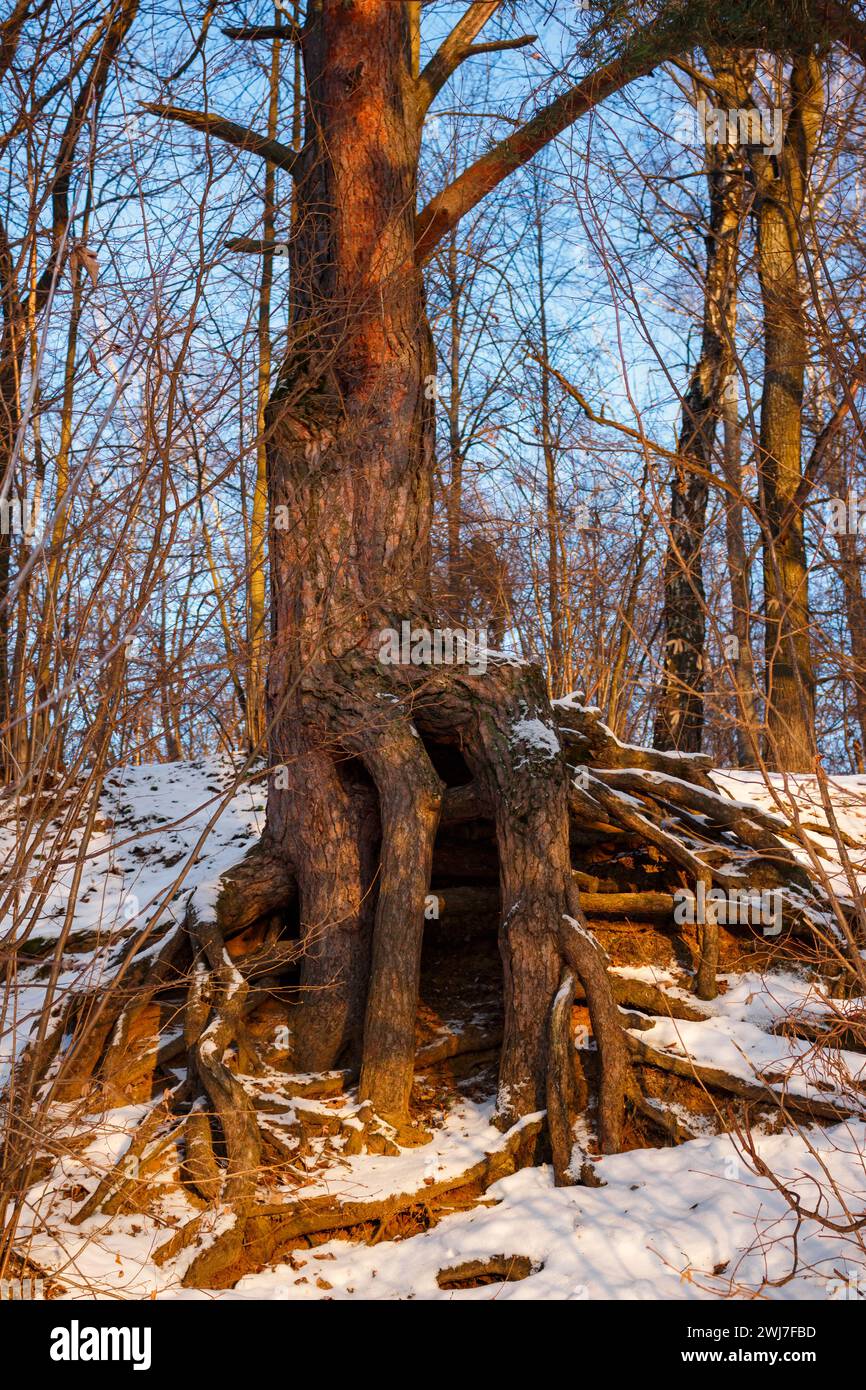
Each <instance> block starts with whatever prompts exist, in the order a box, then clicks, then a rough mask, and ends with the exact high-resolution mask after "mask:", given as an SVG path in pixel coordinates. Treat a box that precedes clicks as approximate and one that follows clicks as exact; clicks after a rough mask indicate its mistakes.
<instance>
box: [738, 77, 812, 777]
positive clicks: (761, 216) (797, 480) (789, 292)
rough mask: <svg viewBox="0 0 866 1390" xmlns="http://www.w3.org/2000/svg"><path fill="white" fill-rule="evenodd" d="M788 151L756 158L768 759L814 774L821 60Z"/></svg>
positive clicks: (796, 91)
mask: <svg viewBox="0 0 866 1390" xmlns="http://www.w3.org/2000/svg"><path fill="white" fill-rule="evenodd" d="M790 100H791V109H790V112H789V115H788V119H787V122H786V125H785V132H784V139H783V143H782V151H781V155H780V156H779V157H778V159H777V158H775V157H774V156H772V155H768V154H763V153H761V152H758V151H753V152H752V164H753V168H754V170H755V179H756V196H755V212H756V220H757V235H758V273H759V278H760V283H761V297H762V301H763V312H764V387H763V393H762V396H761V433H760V442H759V468H758V488H759V499H760V504H761V514H762V523H763V527H764V647H765V686H766V701H767V710H766V725H767V749H766V758H767V762H768V764H769V765H770V766H771V767H776V768H783V769H786V770H787V771H790V772H798V771H808V770H809V769H810V768H811V766H812V759H813V756H814V753H815V675H814V670H813V666H812V654H811V649H810V636H809V625H810V613H809V588H808V571H807V566H806V546H805V540H804V535H803V508H802V502H803V497H802V460H801V450H802V430H803V385H804V381H805V374H806V357H807V341H806V319H805V312H804V308H803V288H802V284H801V273H800V264H799V263H800V259H801V255H802V238H801V232H800V219H801V217H802V214H803V208H804V204H805V199H806V190H807V186H808V179H809V172H810V165H811V161H812V157H813V154H814V151H815V145H816V141H817V137H818V130H819V127H820V123H821V118H822V113H823V86H822V75H821V63H820V60H819V58H818V57H817V56H816V55H815V53H805V54H800V55H798V56H796V57H795V59H794V62H793V64H792V68H791V77H790Z"/></svg>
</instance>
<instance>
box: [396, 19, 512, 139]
mask: <svg viewBox="0 0 866 1390" xmlns="http://www.w3.org/2000/svg"><path fill="white" fill-rule="evenodd" d="M500 3H501V0H473V3H472V4H471V5H470V6H469V8H468V10H467V11H466V13H465V14H464V15H463V16H462V17H461V18H460V19H458V21H457V23H456V24H455V25H454V28H453V29H452V30H451V33H450V34H449V35H448V37H447V39H445V41H444V42H443V43H442V44H440V46H439V48H437V50H436V52H435V53H434V54H433V57H432V58H431V59H430V61H429V63H428V64H427V66H426V67H425V69H424V71H423V72H422V73H421V75H420V77H419V78H418V87H417V91H418V117H419V119H420V118H421V117H422V116H423V115H424V112H425V111H426V110H427V108H428V107H429V105H430V103H431V101H432V100H433V98H434V97H435V95H436V93H437V92H439V91H441V89H442V88H443V87H444V86H445V83H446V82H447V81H448V79H449V77H450V76H451V74H452V73H453V72H454V70H455V69H456V68H458V67H459V66H460V64H461V63H462V62H463V60H464V58H467V57H468V56H469V51H470V49H471V45H472V40H473V39H474V38H475V37H476V35H477V34H480V33H481V30H482V29H483V28H484V26H485V24H486V23H487V21H488V19H490V18H491V17H492V16H493V15H494V14H495V13H496V11H497V10H498V9H499V5H500Z"/></svg>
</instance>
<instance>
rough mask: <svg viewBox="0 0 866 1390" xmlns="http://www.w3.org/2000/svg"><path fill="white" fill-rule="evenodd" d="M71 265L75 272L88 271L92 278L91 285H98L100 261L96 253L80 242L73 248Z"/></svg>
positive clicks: (70, 258) (70, 259)
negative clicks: (79, 270)
mask: <svg viewBox="0 0 866 1390" xmlns="http://www.w3.org/2000/svg"><path fill="white" fill-rule="evenodd" d="M69 263H70V265H71V266H72V269H73V270H78V269H79V268H81V269H84V270H86V271H87V274H88V275H89V276H90V283H91V284H92V285H96V284H97V283H98V281H99V261H98V260H97V258H96V252H95V251H91V250H90V248H89V247H88V246H84V245H83V244H82V243H81V242H80V241H77V242H76V243H75V245H74V246H73V248H72V253H71V255H70V257H69Z"/></svg>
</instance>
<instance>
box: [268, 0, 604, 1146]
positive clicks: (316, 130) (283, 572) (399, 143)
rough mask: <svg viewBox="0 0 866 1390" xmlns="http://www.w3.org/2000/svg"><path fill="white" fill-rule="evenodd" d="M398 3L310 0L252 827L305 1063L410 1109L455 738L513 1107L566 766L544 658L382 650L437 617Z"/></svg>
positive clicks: (543, 1059)
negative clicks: (278, 898)
mask: <svg viewBox="0 0 866 1390" xmlns="http://www.w3.org/2000/svg"><path fill="white" fill-rule="evenodd" d="M411 17H412V14H411V9H410V8H409V7H407V6H404V5H396V4H393V3H391V0H356V3H355V4H354V5H353V6H351V7H346V6H345V5H343V4H340V3H336V0H324V2H323V3H322V2H321V0H320V3H318V4H313V5H311V6H310V7H309V9H308V14H307V21H306V24H305V26H304V31H303V37H302V51H303V60H304V67H305V76H306V99H307V114H306V131H305V141H306V143H305V146H304V151H303V154H302V156H301V159H300V163H299V167H298V170H297V183H296V206H297V218H296V227H297V231H296V235H295V236H294V238H293V242H292V248H291V273H292V324H291V332H290V343H289V350H288V353H287V357H286V360H285V362H284V364H283V367H282V369H281V372H280V378H279V382H278V385H277V388H276V390H275V392H274V395H273V397H272V400H271V403H270V407H269V420H268V439H269V445H268V448H269V457H268V463H269V487H270V507H271V517H272V534H271V548H272V557H273V587H274V592H273V612H274V624H275V626H274V633H273V653H272V660H271V667H270V672H269V681H268V699H269V715H270V720H271V724H272V728H273V737H272V761H273V762H274V763H275V764H276V765H278V766H279V767H280V768H283V769H285V770H284V771H283V772H282V774H281V775H280V776H279V777H275V778H274V779H273V780H272V783H271V786H270V788H269V798H268V828H267V838H268V841H269V844H270V846H271V847H275V848H276V849H277V851H278V852H279V853H282V854H284V855H285V856H286V857H287V859H288V860H289V861H290V863H291V865H292V868H293V871H294V874H295V877H296V880H297V885H298V894H299V905H300V919H301V934H302V940H303V944H304V959H303V967H302V980H301V983H302V986H303V987H304V988H305V989H306V990H307V993H306V994H305V995H303V996H302V1006H301V1008H300V1010H299V1018H298V1023H297V1029H296V1037H295V1042H294V1059H295V1063H296V1065H297V1066H298V1067H299V1068H302V1069H308V1070H319V1069H322V1068H326V1067H330V1066H333V1065H334V1064H335V1063H336V1062H338V1061H342V1060H347V1061H349V1062H358V1061H360V1064H361V1084H360V1089H361V1096H362V1098H369V1099H370V1100H372V1102H373V1104H374V1105H375V1107H376V1109H377V1110H378V1111H379V1113H381V1114H383V1115H385V1116H388V1117H393V1118H397V1119H403V1118H405V1116H406V1114H407V1109H408V1103H409V1093H410V1089H411V1084H412V1075H413V1061H414V1050H415V1019H416V1011H417V994H418V977H419V969H420V952H421V938H422V931H423V923H424V906H425V899H426V895H427V893H428V891H429V880H430V870H431V863H432V854H433V844H434V839H435V835H436V830H437V824H438V818H439V811H440V806H441V802H442V794H443V791H444V787H443V784H442V782H441V781H440V779H439V777H438V775H437V773H436V772H435V771H434V767H433V763H432V762H431V758H430V756H429V754H428V751H427V749H428V747H431V748H432V745H433V744H435V743H437V742H453V741H454V739H455V737H457V738H459V740H460V743H461V747H462V750H463V753H464V756H465V757H466V759H467V761H468V762H469V764H470V766H471V767H472V770H473V771H474V773H475V775H476V779H477V780H478V782H479V784H480V785H483V786H484V787H486V788H487V789H488V790H489V793H490V797H491V801H492V803H493V808H494V818H495V822H496V826H497V842H498V848H499V853H500V861H501V866H502V867H501V877H502V896H503V912H504V922H503V928H502V936H501V948H502V954H503V966H504V972H505V1041H504V1045H503V1051H502V1062H501V1073H500V1104H499V1112H500V1117H501V1120H502V1123H508V1122H510V1121H511V1120H513V1119H514V1118H515V1117H519V1116H521V1115H524V1114H526V1113H528V1112H530V1111H533V1110H538V1109H541V1108H543V1107H544V1105H545V1103H546V1101H545V1097H546V1082H547V1078H546V1069H547V1037H548V1019H549V1016H550V1011H551V1007H552V1004H553V999H554V996H555V994H556V990H557V986H558V983H559V979H560V974H561V967H562V959H563V951H564V948H563V946H562V943H561V938H562V932H563V922H564V916H563V914H564V913H565V912H566V910H567V906H568V902H569V897H568V894H569V891H570V887H569V885H570V867H569V860H568V816H567V797H566V785H567V772H566V766H565V762H564V759H563V757H562V755H561V753H560V752H559V751H558V745H557V742H556V736H555V734H554V732H553V727H552V720H551V718H550V710H549V704H548V701H547V696H546V693H545V691H544V688H543V683H540V681H539V677H538V674H537V673H534V672H532V671H531V670H530V669H528V668H526V667H522V666H520V665H513V664H511V663H508V662H505V663H502V662H491V665H490V668H489V669H488V670H487V672H486V674H484V673H479V674H475V675H472V674H470V673H469V670H468V668H467V667H466V666H465V665H461V664H455V665H451V666H439V667H435V668H431V667H430V666H427V667H426V668H424V667H420V666H417V665H416V666H410V665H385V664H383V663H382V662H381V660H380V647H381V643H382V634H383V632H384V631H385V630H387V629H395V630H397V631H399V630H400V625H401V622H402V621H403V620H409V621H410V622H411V623H412V625H413V627H416V628H421V627H423V628H429V626H431V625H433V624H434V623H435V620H436V615H435V614H434V613H433V611H432V603H431V598H430V526H431V512H432V501H431V488H432V477H433V461H434V442H435V441H434V418H433V409H434V404H435V402H434V395H435V393H434V392H432V391H430V390H429V389H428V387H429V381H430V379H431V378H432V376H433V373H434V370H435V368H434V358H433V351H432V343H431V337H430V332H429V327H428V323H427V318H426V313H425V305H424V291H423V283H422V277H421V271H420V268H419V266H418V264H417V261H416V256H415V219H414V213H415V192H416V168H417V160H418V146H419V135H420V125H421V120H420V114H419V107H418V96H417V90H418V89H417V87H416V82H415V73H414V63H415V61H416V58H415V52H416V50H415V48H414V46H413V43H412V34H411ZM419 731H420V732H419ZM455 731H457V732H456V733H455ZM575 910H577V909H575ZM587 941H588V938H587ZM579 949H580V950H581V951H583V953H584V955H586V953H587V947H586V944H585V943H580V947H579ZM568 950H569V951H570V952H571V954H572V955H573V954H574V952H573V949H572V947H571V945H570V944H569V945H568ZM582 972H583V974H585V975H587V976H588V977H589V978H587V979H584V985H585V987H586V988H587V991H588V993H590V994H591V995H592V999H593V1006H594V1007H595V1008H596V1011H597V1013H598V1016H599V1017H600V1018H605V1019H607V1018H608V1017H609V1016H608V1014H606V1013H605V1005H606V1002H607V998H608V996H609V991H607V984H606V977H605V975H604V971H603V969H602V970H600V971H599V972H595V971H594V966H593V962H591V961H587V960H586V959H584V960H583V961H582ZM605 992H606V993H605ZM600 994H605V998H604V999H601V998H600V997H599V996H600ZM613 1049H614V1051H616V1043H615V1042H614V1044H613ZM609 1050H610V1049H609ZM617 1076H618V1073H617V1072H616V1070H615V1069H614V1070H611V1069H610V1068H609V1069H608V1079H607V1085H606V1094H605V1101H606V1108H605V1107H603V1110H602V1131H603V1135H602V1137H603V1141H604V1143H605V1144H606V1146H607V1147H609V1148H610V1147H615V1145H616V1143H617V1142H618V1126H619V1123H620V1119H621V1112H622V1091H621V1086H620V1091H619V1094H618V1095H617ZM620 1080H621V1078H620ZM606 1117H609V1118H606Z"/></svg>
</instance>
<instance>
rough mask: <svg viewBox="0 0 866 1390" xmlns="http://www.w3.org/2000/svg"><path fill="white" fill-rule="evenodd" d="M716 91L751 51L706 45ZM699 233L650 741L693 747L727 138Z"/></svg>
mask: <svg viewBox="0 0 866 1390" xmlns="http://www.w3.org/2000/svg"><path fill="white" fill-rule="evenodd" d="M711 63H712V68H713V75H714V78H715V81H716V83H717V85H718V91H719V96H720V99H721V100H722V101H723V102H724V103H731V102H732V103H733V108H734V109H738V108H740V107H745V106H747V105H748V100H749V90H750V87H751V84H752V79H753V76H754V70H755V61H754V57H746V56H741V55H738V54H736V53H733V54H731V53H722V52H720V51H713V52H712V53H711ZM707 162H708V164H707V182H708V184H709V201H710V208H709V211H710V216H709V231H708V234H707V239H706V240H707V269H706V280H705V288H704V322H703V333H702V338H701V354H700V357H699V358H698V361H697V362H696V364H695V367H694V370H693V372H692V375H691V380H690V381H689V386H688V390H687V392H686V395H685V398H684V400H683V413H682V423H681V426H680V437H679V445H678V449H677V455H678V458H677V464H676V470H675V473H674V478H673V482H672V484H671V508H670V522H669V530H668V549H667V556H666V560H665V602H664V633H665V649H664V685H663V690H662V697H661V705H660V709H659V712H658V717H657V719H656V727H655V740H654V741H655V746H656V747H657V748H679V749H681V750H682V751H683V752H686V753H697V752H700V748H701V741H702V737H703V728H704V684H705V676H704V665H705V656H704V646H705V635H706V634H705V614H706V600H705V595H704V581H703V563H702V551H703V543H704V530H705V526H706V511H707V494H708V487H709V477H710V472H711V469H712V455H713V446H714V443H715V436H716V424H717V421H718V419H719V416H720V414H721V409H722V398H723V393H724V389H725V384H726V382H727V380H728V378H729V376H730V373H731V370H732V366H733V360H734V333H735V329H736V318H737V251H738V247H739V243H740V230H741V227H742V224H743V202H744V199H743V190H744V180H743V174H744V164H745V161H744V155H743V151H742V149H740V148H737V147H736V146H732V145H721V144H719V145H708V146H707Z"/></svg>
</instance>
